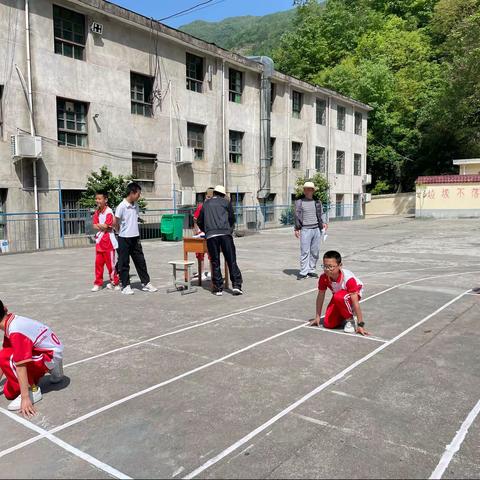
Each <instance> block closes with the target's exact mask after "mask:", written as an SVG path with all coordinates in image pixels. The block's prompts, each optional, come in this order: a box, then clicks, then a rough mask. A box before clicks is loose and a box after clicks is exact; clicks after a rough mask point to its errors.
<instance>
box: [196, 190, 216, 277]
mask: <svg viewBox="0 0 480 480" xmlns="http://www.w3.org/2000/svg"><path fill="white" fill-rule="evenodd" d="M212 197H213V188H212V187H210V188H208V189H207V191H206V193H205V202H206V201H208V200H210V199H211V198H212ZM202 208H203V203H199V204H198V206H197V209H196V210H195V212H194V214H193V225H194V227H195V235H202V234H203V235H205V234H204V233H203V232H202V231H201V230H200V228H199V226H198V223H197V221H198V217H200V212H201V211H202ZM196 257H197V259H198V260H200V262H201V263H202V265H203V262H204V260H205V254H204V253H197V254H196ZM208 258H209V259H210V255H209V256H208ZM203 276H204V278H205V279H208V278H209V277H210V275H209V273H208V272H207V271H205V272H203Z"/></svg>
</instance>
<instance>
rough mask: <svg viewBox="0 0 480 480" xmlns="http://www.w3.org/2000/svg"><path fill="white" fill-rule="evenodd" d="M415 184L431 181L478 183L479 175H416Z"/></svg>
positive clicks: (430, 182) (479, 180)
mask: <svg viewBox="0 0 480 480" xmlns="http://www.w3.org/2000/svg"><path fill="white" fill-rule="evenodd" d="M415 183H416V184H417V185H422V184H426V185H429V184H432V183H480V175H432V176H426V177H418V178H417V180H416V181H415Z"/></svg>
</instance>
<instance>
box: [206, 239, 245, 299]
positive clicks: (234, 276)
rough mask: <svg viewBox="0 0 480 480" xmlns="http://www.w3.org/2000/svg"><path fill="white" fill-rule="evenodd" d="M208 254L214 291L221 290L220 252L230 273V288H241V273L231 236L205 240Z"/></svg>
mask: <svg viewBox="0 0 480 480" xmlns="http://www.w3.org/2000/svg"><path fill="white" fill-rule="evenodd" d="M207 247H208V253H209V254H210V260H211V262H212V280H213V285H214V286H215V289H217V290H222V288H223V275H222V268H221V265H220V252H222V253H223V256H224V257H225V261H226V262H227V265H228V270H229V271H230V280H231V281H232V287H233V288H235V287H238V288H241V287H242V273H241V272H240V269H239V268H238V265H237V252H236V250H235V244H234V243H233V237H232V236H231V235H221V236H220V237H213V238H209V239H208V240H207Z"/></svg>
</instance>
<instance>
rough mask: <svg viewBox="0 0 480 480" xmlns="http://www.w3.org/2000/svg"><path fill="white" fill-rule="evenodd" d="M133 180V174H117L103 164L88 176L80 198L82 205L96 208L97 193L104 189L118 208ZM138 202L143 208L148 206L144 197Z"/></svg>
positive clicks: (109, 199) (111, 203)
mask: <svg viewBox="0 0 480 480" xmlns="http://www.w3.org/2000/svg"><path fill="white" fill-rule="evenodd" d="M131 181H132V176H131V175H126V176H125V175H118V176H115V175H113V173H112V172H111V171H110V170H109V169H108V168H107V167H106V166H103V167H101V168H100V170H99V171H98V172H91V174H90V175H89V176H88V179H87V184H86V190H85V192H84V193H83V195H82V197H81V198H80V205H81V206H82V207H83V208H95V193H96V192H98V191H99V190H103V191H105V192H107V194H108V204H109V205H110V207H112V208H116V207H117V205H118V204H119V203H120V202H121V201H122V200H123V199H124V198H125V195H126V191H127V185H128V184H129V183H130V182H131ZM138 204H139V207H140V209H141V210H145V209H146V207H147V203H146V201H145V200H144V199H143V198H141V199H140V201H139V202H138Z"/></svg>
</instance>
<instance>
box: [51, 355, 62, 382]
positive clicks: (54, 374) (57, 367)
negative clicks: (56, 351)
mask: <svg viewBox="0 0 480 480" xmlns="http://www.w3.org/2000/svg"><path fill="white" fill-rule="evenodd" d="M62 380H63V360H60V361H58V362H55V363H54V365H53V368H52V369H51V370H50V383H60V382H61V381H62Z"/></svg>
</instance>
